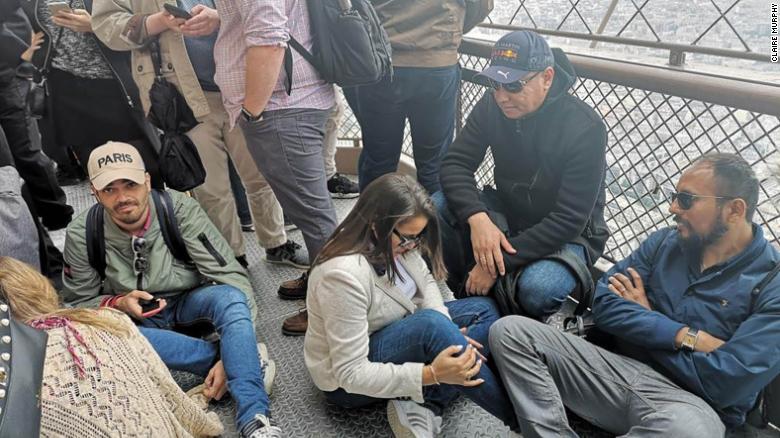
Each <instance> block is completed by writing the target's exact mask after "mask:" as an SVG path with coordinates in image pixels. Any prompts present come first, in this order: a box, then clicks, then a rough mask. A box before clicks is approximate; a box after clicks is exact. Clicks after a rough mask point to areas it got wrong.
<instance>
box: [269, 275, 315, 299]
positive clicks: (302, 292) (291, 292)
mask: <svg viewBox="0 0 780 438" xmlns="http://www.w3.org/2000/svg"><path fill="white" fill-rule="evenodd" d="M308 285H309V275H308V274H307V273H305V272H304V273H303V274H301V276H300V277H298V278H296V279H295V280H287V281H285V282H284V283H282V284H281V285H279V291H278V292H277V294H279V298H281V299H283V300H303V299H306V287H307V286H308Z"/></svg>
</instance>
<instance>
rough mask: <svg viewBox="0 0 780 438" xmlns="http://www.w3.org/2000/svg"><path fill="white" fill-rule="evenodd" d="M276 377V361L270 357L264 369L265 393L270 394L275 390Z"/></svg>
mask: <svg viewBox="0 0 780 438" xmlns="http://www.w3.org/2000/svg"><path fill="white" fill-rule="evenodd" d="M275 378H276V362H274V361H273V360H271V359H268V362H267V365H266V366H265V370H263V386H265V393H266V394H268V395H269V396H270V395H271V394H272V393H273V391H274V379H275Z"/></svg>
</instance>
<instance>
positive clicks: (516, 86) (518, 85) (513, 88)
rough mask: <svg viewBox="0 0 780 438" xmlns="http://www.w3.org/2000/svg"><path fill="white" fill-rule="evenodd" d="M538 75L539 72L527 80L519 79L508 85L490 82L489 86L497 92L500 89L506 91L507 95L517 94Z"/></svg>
mask: <svg viewBox="0 0 780 438" xmlns="http://www.w3.org/2000/svg"><path fill="white" fill-rule="evenodd" d="M539 73H541V71H538V72H536V73H534V74H533V75H532V76H531V77H530V78H528V79H520V80H519V81H515V82H510V83H508V84H502V83H501V82H498V81H494V80H492V79H491V80H490V86H491V87H492V88H493V89H494V90H495V91H498V90H500V89H501V88H503V89H504V90H506V91H507V92H509V93H512V94H518V93H521V92H522V91H523V88H525V86H526V85H528V83H529V82H531V81H532V80H533V79H534V78H535V77H537V76H539Z"/></svg>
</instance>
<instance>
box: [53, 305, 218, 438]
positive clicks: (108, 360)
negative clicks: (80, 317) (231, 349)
mask: <svg viewBox="0 0 780 438" xmlns="http://www.w3.org/2000/svg"><path fill="white" fill-rule="evenodd" d="M103 313H104V315H106V317H107V318H111V319H112V320H114V321H116V324H117V325H120V326H123V327H127V328H128V330H129V335H128V336H115V335H113V334H111V333H108V332H105V331H101V330H97V329H93V328H90V327H88V326H85V325H83V324H78V323H73V325H74V326H75V328H76V329H77V330H78V331H79V332H80V333H81V335H82V336H83V338H84V340H85V341H86V344H87V345H88V346H89V348H90V349H91V350H92V351H93V352H94V354H95V356H97V359H98V361H99V364H98V363H96V361H95V358H94V357H93V356H92V355H91V354H89V352H88V351H87V349H86V348H85V347H84V346H83V345H81V344H80V343H78V342H73V343H72V345H73V347H74V348H75V349H76V354H77V355H78V356H79V357H80V358H81V360H83V361H84V368H85V371H86V377H85V378H83V379H80V378H79V373H78V369H77V367H76V364H75V362H74V360H73V357H72V356H71V354H70V353H69V352H68V350H67V341H66V337H65V336H66V334H65V330H66V329H65V328H64V327H63V328H55V329H51V330H48V333H49V340H48V346H47V350H46V362H45V365H44V371H43V387H42V389H41V410H42V415H41V436H42V437H63V436H69V437H120V436H122V437H124V436H133V437H155V438H164V437H190V436H215V435H219V434H221V433H222V431H223V429H222V423H220V421H219V418H218V417H217V415H216V414H215V413H213V412H208V413H207V412H205V411H203V410H202V409H201V408H199V407H198V406H197V405H196V404H195V402H194V401H192V400H191V399H189V398H188V397H187V396H186V395H185V394H184V392H183V391H182V390H181V389H180V388H179V386H178V385H177V384H176V382H175V381H174V380H173V377H171V374H170V372H169V371H168V369H167V368H166V367H165V365H164V364H163V362H162V360H160V357H159V356H158V355H157V353H155V351H154V350H153V349H152V346H151V345H150V344H149V342H148V341H147V340H146V338H144V337H143V336H142V335H141V333H140V332H139V331H138V329H137V328H136V327H135V326H134V325H133V323H132V322H131V321H130V319H129V318H128V317H127V316H125V315H124V314H120V313H119V312H116V311H104V312H103Z"/></svg>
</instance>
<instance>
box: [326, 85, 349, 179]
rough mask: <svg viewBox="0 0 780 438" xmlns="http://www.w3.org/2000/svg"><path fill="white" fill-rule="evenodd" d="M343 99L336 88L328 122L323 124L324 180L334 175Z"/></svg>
mask: <svg viewBox="0 0 780 438" xmlns="http://www.w3.org/2000/svg"><path fill="white" fill-rule="evenodd" d="M334 87H335V86H334ZM343 99H344V98H343V97H341V90H340V89H339V88H337V87H336V104H335V105H333V107H332V108H331V109H330V114H329V115H328V121H327V122H325V139H324V140H323V142H322V158H323V159H324V160H325V178H326V179H331V178H333V175H335V174H336V143H337V142H338V139H339V126H340V125H341V117H342V116H343V115H344V101H343Z"/></svg>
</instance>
